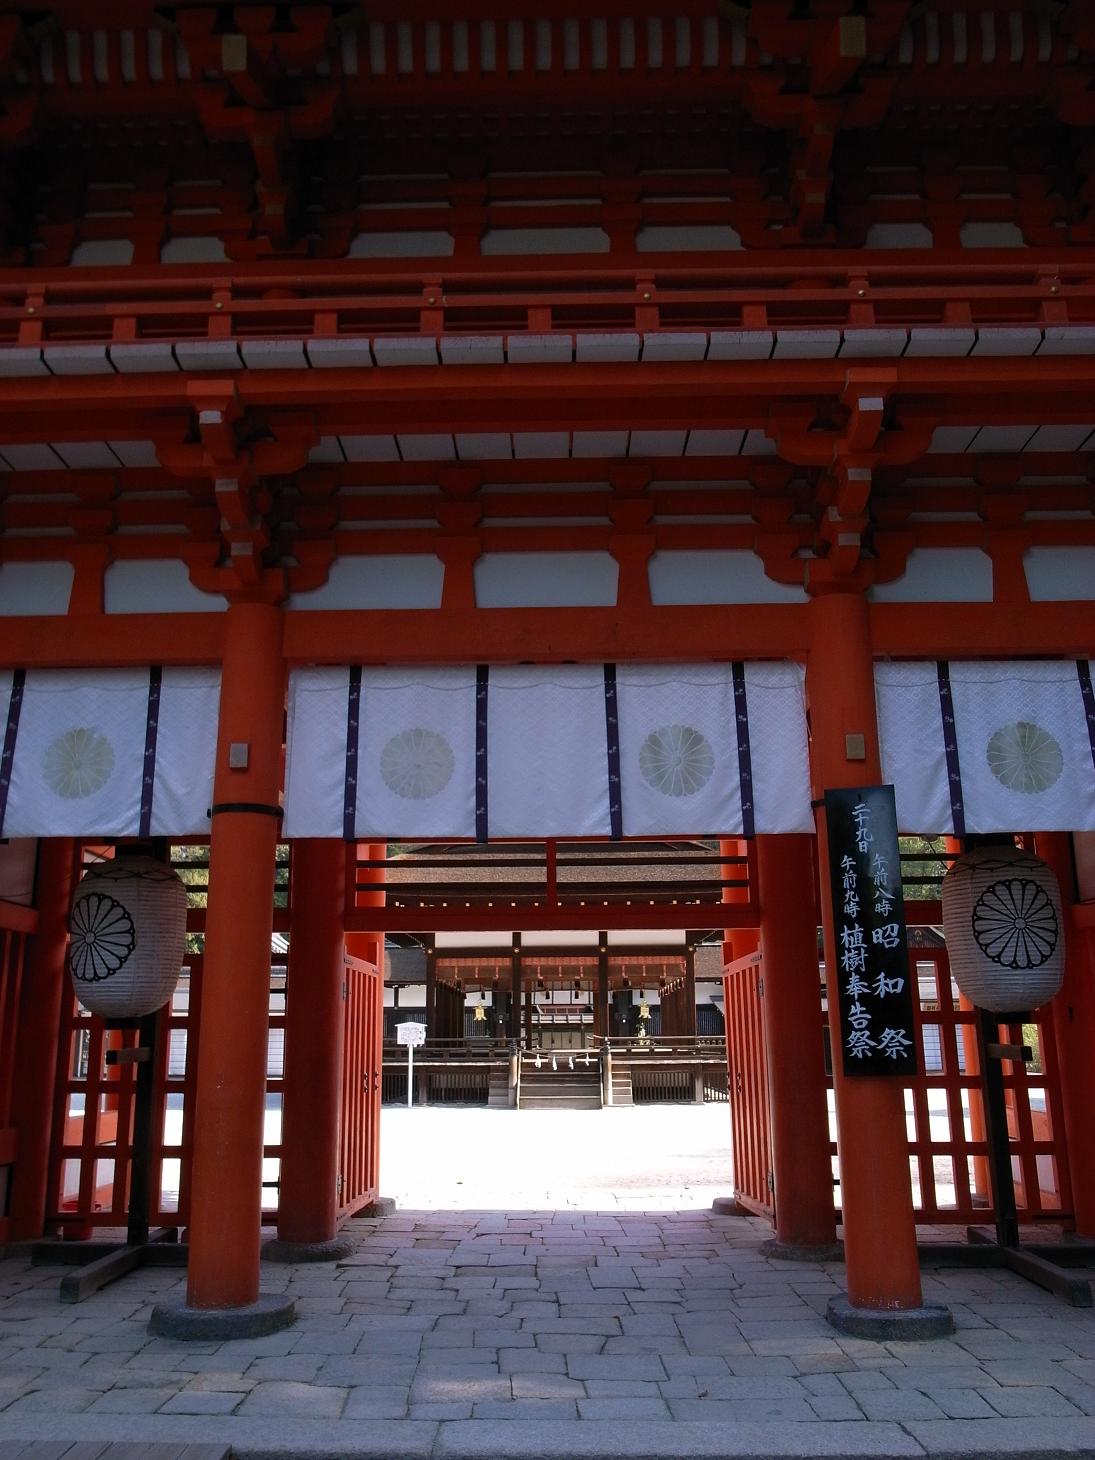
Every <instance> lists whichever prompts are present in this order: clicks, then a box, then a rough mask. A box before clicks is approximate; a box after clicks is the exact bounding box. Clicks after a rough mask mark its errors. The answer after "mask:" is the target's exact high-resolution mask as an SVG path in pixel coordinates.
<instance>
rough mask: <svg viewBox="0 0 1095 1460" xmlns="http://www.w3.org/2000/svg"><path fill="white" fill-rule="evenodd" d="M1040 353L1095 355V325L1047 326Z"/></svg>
mask: <svg viewBox="0 0 1095 1460" xmlns="http://www.w3.org/2000/svg"><path fill="white" fill-rule="evenodd" d="M1038 353H1039V355H1095V325H1090V324H1051V325H1047V326H1046V330H1045V334H1044V337H1043V339H1042V346H1041V349H1040V350H1039V351H1038Z"/></svg>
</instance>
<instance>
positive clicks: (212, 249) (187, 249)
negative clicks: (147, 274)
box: [160, 234, 228, 264]
mask: <svg viewBox="0 0 1095 1460" xmlns="http://www.w3.org/2000/svg"><path fill="white" fill-rule="evenodd" d="M227 261H228V255H227V253H226V252H225V249H224V239H223V238H217V237H216V236H215V235H213V234H195V235H194V236H193V237H189V238H169V239H168V240H167V242H166V243H165V244H163V245H162V246H161V248H160V263H161V264H223V263H226V262H227Z"/></svg>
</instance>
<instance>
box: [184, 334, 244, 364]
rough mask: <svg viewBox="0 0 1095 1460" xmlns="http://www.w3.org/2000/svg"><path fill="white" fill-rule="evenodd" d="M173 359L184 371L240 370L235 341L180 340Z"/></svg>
mask: <svg viewBox="0 0 1095 1460" xmlns="http://www.w3.org/2000/svg"><path fill="white" fill-rule="evenodd" d="M175 359H176V360H177V361H178V362H179V364H180V365H181V366H182V368H183V369H184V370H241V369H242V368H243V361H242V360H241V359H240V352H239V349H238V348H237V346H236V342H235V340H180V341H179V343H178V344H177V345H176V346H175Z"/></svg>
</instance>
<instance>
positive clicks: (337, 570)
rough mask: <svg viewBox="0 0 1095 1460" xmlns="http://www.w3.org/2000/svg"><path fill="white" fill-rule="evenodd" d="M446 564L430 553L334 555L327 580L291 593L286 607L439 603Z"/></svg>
mask: <svg viewBox="0 0 1095 1460" xmlns="http://www.w3.org/2000/svg"><path fill="white" fill-rule="evenodd" d="M444 582H445V565H444V563H442V561H441V559H440V558H438V557H435V556H434V555H433V554H432V553H392V554H388V553H383V554H375V555H370V556H368V557H359V558H336V559H335V561H334V562H333V563H332V564H331V570H330V572H329V574H328V575H327V582H326V583H324V584H323V585H322V587H320V588H313V589H311V590H310V591H309V592H307V593H294V594H292V595H291V596H290V598H289V600H288V605H287V606H288V607H289V608H291V609H298V610H301V611H305V612H317V611H321V610H334V609H370V608H377V609H387V608H406V609H413V608H428V609H436V608H440V607H441V590H442V588H443V587H444Z"/></svg>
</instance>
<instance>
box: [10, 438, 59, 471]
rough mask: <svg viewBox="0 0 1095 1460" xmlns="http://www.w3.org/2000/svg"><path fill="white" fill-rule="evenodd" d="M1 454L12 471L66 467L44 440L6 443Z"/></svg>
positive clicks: (52, 469)
mask: <svg viewBox="0 0 1095 1460" xmlns="http://www.w3.org/2000/svg"><path fill="white" fill-rule="evenodd" d="M0 456H3V458H4V460H5V461H6V462H7V464H8V465H9V466H10V467H11V469H12V471H60V470H62V468H63V467H64V462H63V461H62V460H61V458H60V457H59V456H58V455H57V453H56V452H55V451H54V450H53V448H52V447H50V446H47V445H46V444H45V443H44V442H42V443H41V444H39V443H37V442H29V443H24V444H21V445H6V446H4V447H3V448H2V449H0Z"/></svg>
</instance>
